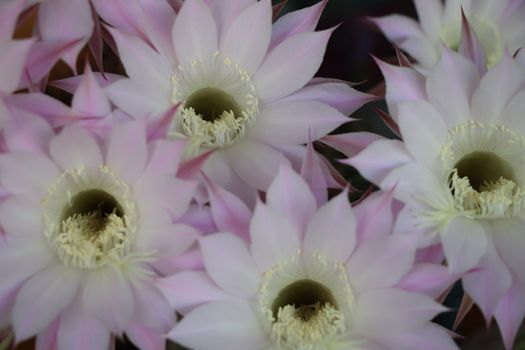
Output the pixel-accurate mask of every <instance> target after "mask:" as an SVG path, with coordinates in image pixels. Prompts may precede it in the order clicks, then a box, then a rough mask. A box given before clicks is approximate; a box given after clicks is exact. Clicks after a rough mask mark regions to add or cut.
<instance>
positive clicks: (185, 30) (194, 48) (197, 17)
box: [173, 0, 218, 64]
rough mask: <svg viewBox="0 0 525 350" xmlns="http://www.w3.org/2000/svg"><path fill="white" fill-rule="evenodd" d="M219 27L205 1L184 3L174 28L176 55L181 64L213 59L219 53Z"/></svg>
mask: <svg viewBox="0 0 525 350" xmlns="http://www.w3.org/2000/svg"><path fill="white" fill-rule="evenodd" d="M217 35H218V34H217V25H216V24H215V20H214V19H213V15H212V13H211V10H210V8H209V7H208V6H207V5H206V3H205V2H204V1H203V0H189V1H186V2H184V5H183V6H182V8H181V10H180V12H179V13H178V15H177V18H176V19H175V25H174V26H173V43H174V44H175V53H176V54H177V58H178V59H179V63H181V64H189V63H191V61H192V60H194V59H199V58H201V59H205V58H209V57H212V55H213V53H214V52H215V51H217V40H218V37H217Z"/></svg>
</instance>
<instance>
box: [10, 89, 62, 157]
mask: <svg viewBox="0 0 525 350" xmlns="http://www.w3.org/2000/svg"><path fill="white" fill-rule="evenodd" d="M17 95H22V94H17ZM13 96H16V95H11V98H12V97H13ZM0 105H1V102H0ZM13 117H14V118H11V119H10V120H9V122H8V123H6V125H5V126H4V130H3V133H4V138H5V143H6V145H7V148H8V149H9V150H10V151H26V152H30V153H37V154H47V151H48V145H49V140H50V139H51V138H52V137H53V136H55V132H54V131H53V129H52V128H51V126H50V125H49V124H48V123H47V122H46V121H45V120H44V119H43V118H41V117H39V116H37V115H35V114H32V113H29V112H25V111H20V110H16V111H13Z"/></svg>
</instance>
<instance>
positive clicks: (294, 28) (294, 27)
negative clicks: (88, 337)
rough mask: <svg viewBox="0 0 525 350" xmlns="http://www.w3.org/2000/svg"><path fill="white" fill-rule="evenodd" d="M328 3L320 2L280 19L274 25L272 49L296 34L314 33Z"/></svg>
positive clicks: (324, 0)
mask: <svg viewBox="0 0 525 350" xmlns="http://www.w3.org/2000/svg"><path fill="white" fill-rule="evenodd" d="M327 3H328V1H327V0H323V1H319V2H318V3H317V4H314V5H312V6H309V7H305V8H303V9H300V10H297V11H292V12H288V13H287V14H285V15H284V16H281V17H279V18H278V19H277V21H275V23H274V25H273V30H272V41H271V43H270V49H273V48H274V47H276V46H277V45H279V44H280V43H282V42H283V41H284V40H286V39H287V38H289V37H291V36H293V35H295V34H299V33H304V32H313V31H314V30H315V27H316V26H317V22H319V18H320V17H321V14H322V13H323V10H324V8H325V6H326V4H327Z"/></svg>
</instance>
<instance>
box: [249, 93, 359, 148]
mask: <svg viewBox="0 0 525 350" xmlns="http://www.w3.org/2000/svg"><path fill="white" fill-rule="evenodd" d="M351 120H352V119H350V118H348V117H347V116H345V115H344V114H342V113H341V112H339V111H338V110H337V109H335V108H333V107H330V106H329V105H326V104H324V103H321V102H317V101H306V100H305V101H287V102H278V103H275V104H271V105H269V106H268V107H266V108H265V109H263V110H262V111H261V114H260V115H259V116H258V117H257V120H256V121H255V124H254V125H253V126H252V127H251V128H250V129H248V135H249V137H251V138H256V139H258V140H260V141H263V142H267V143H270V144H272V143H277V144H279V143H293V144H301V143H306V142H307V141H308V133H309V132H311V137H312V140H317V139H319V138H321V137H323V136H326V134H328V133H329V132H330V131H332V130H334V129H335V128H337V127H338V126H340V125H341V124H343V123H345V122H349V121H351Z"/></svg>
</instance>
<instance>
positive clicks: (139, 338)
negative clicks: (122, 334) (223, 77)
mask: <svg viewBox="0 0 525 350" xmlns="http://www.w3.org/2000/svg"><path fill="white" fill-rule="evenodd" d="M126 336H127V337H128V338H129V340H131V342H132V343H133V344H135V346H137V347H138V348H139V349H141V350H161V349H164V348H165V347H166V339H165V335H164V334H162V333H159V332H155V331H153V330H151V329H149V328H147V327H144V326H141V325H140V324H138V323H132V324H130V325H129V326H128V328H127V329H126Z"/></svg>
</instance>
